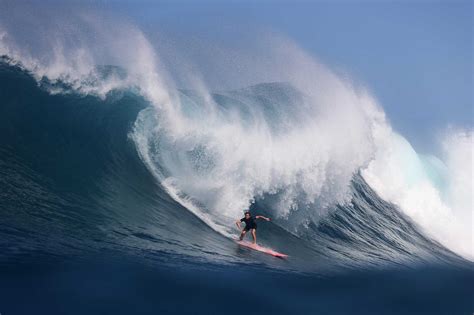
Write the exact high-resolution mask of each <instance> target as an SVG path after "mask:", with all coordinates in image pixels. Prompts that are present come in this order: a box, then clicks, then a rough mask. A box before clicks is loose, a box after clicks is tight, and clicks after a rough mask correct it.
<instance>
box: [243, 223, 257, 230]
mask: <svg viewBox="0 0 474 315" xmlns="http://www.w3.org/2000/svg"><path fill="white" fill-rule="evenodd" d="M251 229H255V230H256V229H257V225H256V224H255V225H251V226H247V225H246V226H245V228H244V231H245V232H248V231H250V230H251Z"/></svg>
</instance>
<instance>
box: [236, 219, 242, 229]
mask: <svg viewBox="0 0 474 315" xmlns="http://www.w3.org/2000/svg"><path fill="white" fill-rule="evenodd" d="M235 224H237V227H238V228H239V230H242V226H241V225H240V220H237V221H235Z"/></svg>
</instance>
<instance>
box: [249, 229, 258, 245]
mask: <svg viewBox="0 0 474 315" xmlns="http://www.w3.org/2000/svg"><path fill="white" fill-rule="evenodd" d="M250 231H251V232H252V237H253V243H254V244H257V230H256V229H252V230H250Z"/></svg>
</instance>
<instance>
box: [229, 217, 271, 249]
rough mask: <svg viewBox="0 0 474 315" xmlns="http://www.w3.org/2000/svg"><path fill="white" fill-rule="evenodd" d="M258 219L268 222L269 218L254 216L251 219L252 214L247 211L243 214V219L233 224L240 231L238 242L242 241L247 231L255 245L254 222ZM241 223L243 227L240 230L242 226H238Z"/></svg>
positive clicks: (255, 224) (255, 226)
mask: <svg viewBox="0 0 474 315" xmlns="http://www.w3.org/2000/svg"><path fill="white" fill-rule="evenodd" d="M258 219H263V220H266V221H270V218H267V217H264V216H263V215H256V216H255V218H254V217H252V214H251V213H250V211H247V212H245V217H243V218H242V219H240V220H237V221H236V222H235V224H237V227H238V228H239V230H242V232H241V233H240V237H239V239H240V240H243V238H244V236H245V234H246V233H247V232H248V231H250V233H252V238H253V243H254V244H257V223H256V222H255V220H258ZM241 222H245V227H244V228H243V229H242V225H241V224H240V223H241Z"/></svg>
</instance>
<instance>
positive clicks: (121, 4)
mask: <svg viewBox="0 0 474 315" xmlns="http://www.w3.org/2000/svg"><path fill="white" fill-rule="evenodd" d="M1 2H2V0H0V3H1ZM11 3H15V2H11ZM65 3H66V4H65ZM68 4H70V5H71V6H84V7H87V8H88V9H92V10H97V11H100V12H106V13H107V14H112V15H115V16H118V17H120V18H123V19H126V20H129V21H131V22H132V23H134V24H136V25H138V27H139V28H140V29H141V30H142V31H143V32H145V34H146V35H147V37H148V38H149V39H151V41H152V42H154V41H155V42H156V43H157V45H160V44H163V43H164V41H163V38H167V41H166V43H167V44H170V45H172V46H173V47H174V49H175V51H176V50H177V51H179V52H180V53H181V54H182V55H185V56H186V57H187V58H189V59H193V62H194V63H195V64H197V65H198V66H197V67H198V68H199V66H200V67H201V68H200V69H199V70H200V71H202V72H203V76H205V77H208V78H211V79H209V81H210V84H211V86H212V77H215V78H216V79H215V81H216V82H215V84H216V87H217V88H219V86H218V85H219V80H218V78H219V77H218V76H217V75H216V71H217V70H218V69H217V66H215V65H213V61H214V60H213V53H212V50H209V51H207V52H206V49H203V47H206V46H220V47H230V49H231V48H232V47H237V46H238V47H239V49H245V45H247V43H248V42H249V40H248V39H253V40H258V37H259V36H265V35H264V34H265V33H275V34H281V35H283V36H286V37H288V38H290V39H292V40H293V41H294V42H296V43H297V44H298V45H299V46H300V47H302V48H303V49H304V50H306V51H307V52H308V53H309V54H311V55H312V56H314V57H315V58H317V59H318V60H320V61H321V62H323V63H324V64H326V65H328V66H329V67H330V68H333V69H336V70H338V71H342V72H344V73H348V74H349V75H350V77H352V78H353V79H354V80H356V81H358V82H361V83H362V84H363V85H364V86H367V87H368V88H369V89H370V91H371V93H372V94H373V95H375V97H376V98H377V99H378V100H379V103H380V104H381V106H382V107H383V108H384V110H385V112H386V113H387V117H388V119H389V120H390V122H391V124H392V126H393V127H394V129H395V130H397V131H398V132H400V133H401V134H403V135H404V136H405V137H406V138H407V139H408V140H409V141H410V142H411V143H412V144H413V145H414V146H415V147H416V148H417V149H418V150H419V151H420V152H422V153H423V152H430V151H433V150H434V147H435V143H436V142H437V138H438V137H439V136H440V133H443V131H445V130H446V128H447V127H448V126H454V127H467V128H472V126H473V92H472V88H473V70H474V67H473V60H472V58H473V34H474V32H473V15H474V13H473V12H474V9H473V4H472V2H471V1H422V0H418V1H405V0H403V1H402V0H399V1H348V0H347V1H343V0H340V1H270V0H267V1H111V0H102V1H85V2H77V1H72V2H67V1H66V2H62V3H61V5H62V6H67V5H68ZM10 5H11V4H10ZM42 6H44V8H46V10H56V9H57V7H58V2H55V1H45V2H42ZM166 43H165V44H166ZM242 46H243V47H242ZM249 53H251V49H249ZM221 71H222V69H221Z"/></svg>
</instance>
